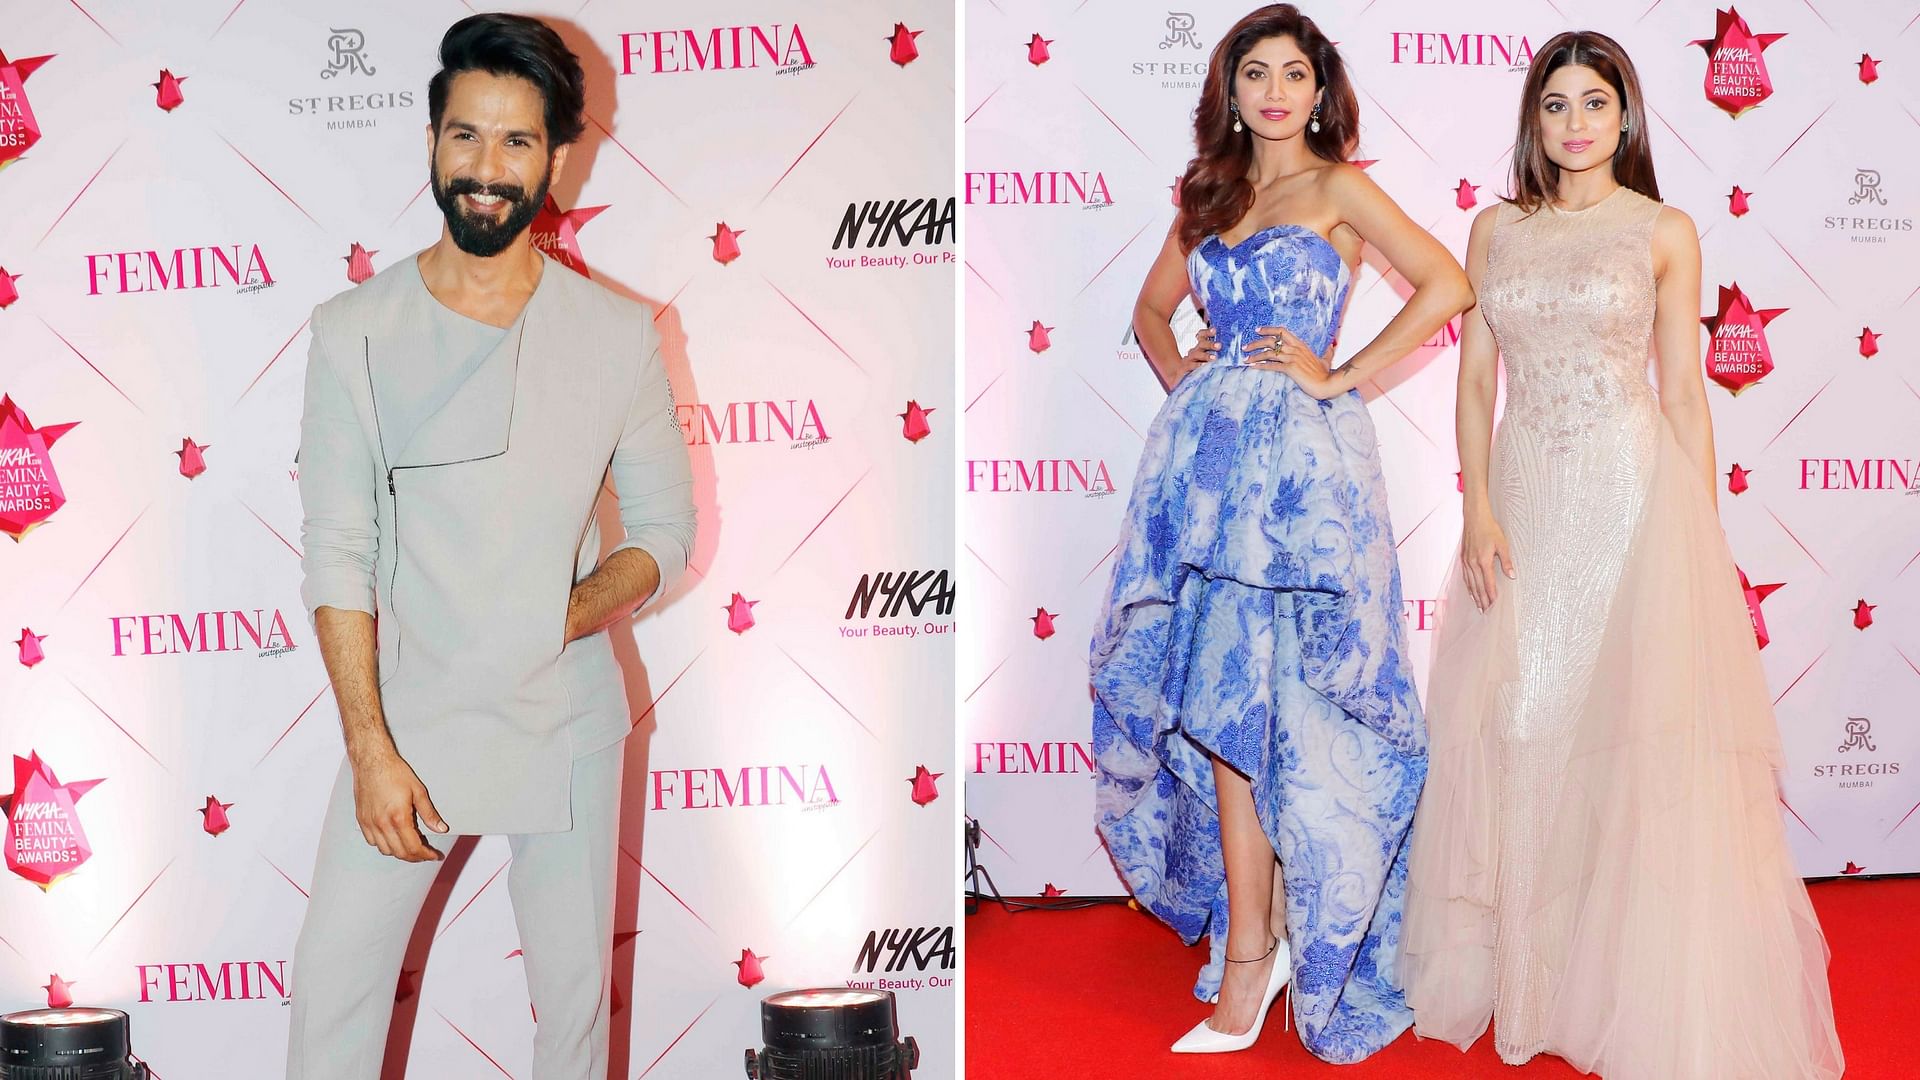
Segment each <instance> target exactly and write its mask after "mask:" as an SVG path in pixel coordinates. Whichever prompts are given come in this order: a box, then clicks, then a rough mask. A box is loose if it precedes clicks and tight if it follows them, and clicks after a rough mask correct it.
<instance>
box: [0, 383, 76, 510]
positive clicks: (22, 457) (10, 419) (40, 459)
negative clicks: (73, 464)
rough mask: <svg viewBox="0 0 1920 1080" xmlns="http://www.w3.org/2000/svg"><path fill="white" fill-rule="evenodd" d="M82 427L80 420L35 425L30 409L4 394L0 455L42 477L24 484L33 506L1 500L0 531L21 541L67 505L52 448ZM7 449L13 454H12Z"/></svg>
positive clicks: (0, 402) (1, 398)
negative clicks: (8, 505)
mask: <svg viewBox="0 0 1920 1080" xmlns="http://www.w3.org/2000/svg"><path fill="white" fill-rule="evenodd" d="M78 426H79V422H78V421H75V422H73V423H69V424H48V425H47V426H46V427H41V428H37V427H34V426H33V421H31V420H29V419H27V414H26V411H25V410H24V409H22V408H20V406H18V405H16V404H14V402H13V399H12V398H11V397H6V396H0V456H4V457H6V458H7V459H8V460H10V461H12V462H13V463H14V465H15V467H20V468H24V469H26V470H28V471H29V472H32V471H37V472H38V474H39V478H38V480H36V481H32V482H28V483H26V484H24V485H22V486H24V487H25V488H26V494H27V495H28V496H29V499H28V504H29V505H31V509H27V508H24V507H23V508H20V509H8V508H6V505H5V503H4V502H0V533H6V534H7V535H8V536H11V537H13V538H14V539H15V540H19V539H20V538H21V537H23V536H25V535H27V533H28V532H30V531H31V530H32V529H33V528H34V527H35V526H37V525H39V524H41V523H42V522H44V521H46V520H47V519H48V518H50V517H52V516H53V512H54V511H56V510H58V509H60V508H61V507H62V506H65V505H66V503H67V494H66V492H65V490H63V489H62V488H61V487H60V478H59V476H58V475H56V474H55V473H54V470H53V459H52V456H51V455H50V454H49V453H48V451H49V450H50V449H51V448H52V446H53V444H54V442H55V441H57V440H58V439H59V438H60V436H62V435H65V434H66V433H67V432H69V431H72V430H73V429H74V428H76V427H78ZM7 451H12V453H11V454H8V453H7Z"/></svg>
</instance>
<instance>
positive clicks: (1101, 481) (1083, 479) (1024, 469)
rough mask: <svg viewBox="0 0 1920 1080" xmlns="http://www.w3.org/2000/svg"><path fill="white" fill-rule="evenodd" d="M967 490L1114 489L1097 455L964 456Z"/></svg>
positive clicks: (1092, 492) (1095, 494) (1096, 493)
mask: <svg viewBox="0 0 1920 1080" xmlns="http://www.w3.org/2000/svg"><path fill="white" fill-rule="evenodd" d="M967 490H968V491H969V492H980V493H992V494H1013V493H1021V492H1049V493H1055V492H1058V493H1070V492H1076V491H1077V492H1082V493H1084V494H1085V495H1086V496H1087V497H1088V498H1100V497H1101V496H1105V495H1111V494H1113V492H1114V487H1113V476H1112V474H1111V473H1109V472H1108V471H1107V463H1106V462H1105V461H1102V460H1100V459H1097V458H1033V459H1030V460H1029V459H1025V458H968V459H967Z"/></svg>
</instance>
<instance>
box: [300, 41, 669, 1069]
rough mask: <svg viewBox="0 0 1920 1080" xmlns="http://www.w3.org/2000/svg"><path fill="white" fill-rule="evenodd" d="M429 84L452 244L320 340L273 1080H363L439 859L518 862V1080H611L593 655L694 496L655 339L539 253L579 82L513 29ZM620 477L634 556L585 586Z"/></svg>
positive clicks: (401, 268) (317, 331)
mask: <svg viewBox="0 0 1920 1080" xmlns="http://www.w3.org/2000/svg"><path fill="white" fill-rule="evenodd" d="M440 60H441V65H442V70H441V71H440V72H439V73H438V74H436V75H435V76H434V78H433V81H432V82H431V84H430V85H429V88H428V111H429V114H430V125H429V128H428V133H427V149H428V154H429V163H430V168H431V170H432V186H433V191H434V198H435V200H436V201H437V202H438V203H439V205H440V209H441V211H442V212H443V213H444V215H445V217H446V225H445V228H444V229H443V231H442V233H441V236H440V239H439V242H438V243H436V244H434V245H433V246H432V247H430V248H427V249H426V250H425V251H422V252H420V253H419V254H418V255H417V256H412V257H408V258H404V259H401V260H399V261H398V262H397V263H395V264H394V265H393V266H391V267H389V268H388V269H387V270H385V271H383V272H381V273H379V274H377V275H375V276H374V277H373V278H371V279H369V280H367V281H366V282H364V283H362V284H361V285H359V286H358V287H356V288H354V289H351V290H349V291H347V292H345V293H342V294H340V295H339V296H336V297H334V298H333V299H331V300H329V301H327V302H326V303H324V304H321V305H320V306H319V307H318V308H316V309H314V313H313V323H312V331H313V332H312V345H311V351H310V353H309V356H308V361H307V382H306V401H305V407H304V410H303V413H302V416H301V424H300V496H301V501H302V504H303V506H304V509H305V521H304V523H303V526H302V536H303V538H304V546H305V549H306V554H305V557H304V558H303V560H302V564H301V565H302V568H303V570H304V571H305V581H304V584H303V586H302V590H301V591H302V598H303V600H304V601H305V603H306V606H307V608H308V610H309V611H310V612H311V613H312V616H313V622H314V628H315V631H316V633H317V635H318V637H319V641H320V651H321V654H322V656H323V658H324V660H325V662H326V667H327V675H328V677H329V679H330V680H331V681H332V684H333V691H334V698H335V700H336V701H337V703H338V704H339V708H340V721H341V727H342V730H343V732H344V734H345V739H346V761H345V762H344V763H343V764H342V766H341V769H340V772H339V775H338V777H337V779H336V780H335V783H334V787H333V794H332V797H331V800H330V801H329V803H328V805H327V810H326V817H325V821H324V824H323V826H322V829H321V837H320V850H319V855H318V857H317V860H316V863H315V867H314V880H313V890H312V900H311V902H310V904H309V907H308V910H307V918H306V923H305V925H304V926H303V927H302V928H301V932H300V940H299V944H298V945H297V947H296V949H295V952H294V989H293V1008H292V1019H291V1032H290V1037H289V1042H288V1051H287V1062H288V1064H287V1076H288V1077H289V1080H361V1078H365V1080H376V1078H377V1077H378V1076H379V1074H380V1070H381V1064H382V1061H381V1058H382V1053H383V1049H384V1047H385V1044H386V1038H387V1028H388V1024H389V1021H390V1019H391V1014H392V1008H393V997H394V986H395V982H396V980H397V978H398V975H399V970H400V963H401V959H402V956H403V953H404V951H405V949H406V945H407V941H408V939H409V937H410V936H411V933H412V929H413V925H414V923H415V921H416V919H417V918H418V915H419V912H420V907H421V905H422V903H423V902H424V900H425V898H426V894H427V890H428V887H429V886H430V885H431V884H432V883H433V879H434V876H435V872H436V870H437V865H436V863H437V861H438V860H439V859H440V858H441V857H442V852H443V850H444V848H445V845H446V842H447V841H448V840H450V839H451V838H452V837H453V836H457V835H473V834H505V835H507V836H508V837H509V842H510V845H511V848H512V852H513V864H512V869H511V871H510V872H509V876H508V892H509V894H510V896H511V899H512V901H513V909H514V918H515V921H516V923H517V924H518V927H519V931H520V945H521V948H522V949H523V950H524V952H525V960H526V973H527V988H528V991H529V993H530V995H531V997H532V1002H533V1006H534V1009H535V1012H536V1014H537V1017H538V1024H537V1033H536V1035H535V1038H534V1057H533V1074H534V1077H535V1078H536V1080H587V1078H589V1077H592V1078H594V1080H604V1078H605V1077H606V1070H607V1041H608V1001H609V975H610V953H611V949H612V941H613V933H614V929H613V898H614V874H613V871H614V856H615V846H616V842H617V841H616V830H617V823H618V820H619V802H620V771H621V761H622V745H623V744H622V740H623V739H624V738H625V737H626V735H627V732H628V731H629V730H630V728H631V720H630V718H629V715H630V714H629V712H628V707H627V702H626V695H625V691H624V689H623V684H622V680H621V675H620V671H619V669H618V667H617V665H616V664H615V662H614V657H613V649H612V646H611V644H610V643H609V641H608V637H607V635H606V634H605V633H604V632H603V631H604V630H605V629H606V628H607V627H608V626H609V625H611V624H613V623H615V622H618V621H619V620H621V619H622V618H623V617H625V616H626V615H628V614H629V613H630V612H632V611H633V610H634V609H635V608H636V607H637V606H639V605H640V604H641V603H643V602H644V601H646V600H648V599H650V598H652V597H653V596H656V595H658V594H659V593H660V592H662V591H663V590H664V589H666V588H667V587H669V586H670V585H671V584H672V582H673V580H674V579H675V578H676V577H677V576H678V575H679V574H680V573H681V571H683V570H684V569H685V567H686V563H687V555H688V552H689V550H690V549H691V546H692V543H693V534H694V507H693V501H692V484H691V480H690V474H689V466H688V461H687V453H686V447H685V445H684V443H683V441H682V438H681V432H680V429H679V427H678V425H677V423H676V422H675V419H674V415H673V398H672V391H671V389H670V388H669V386H668V384H667V376H666V372H665V369H664V368H663V367H662V365H661V361H660V355H659V349H660V338H659V335H658V333H657V332H656V331H655V329H654V325H653V313H652V311H651V310H649V309H648V308H647V307H645V306H644V305H641V304H635V303H632V302H630V301H627V300H624V299H622V298H620V297H618V296H615V295H614V294H612V293H610V292H608V291H606V290H605V289H602V288H600V287H599V286H597V285H595V284H593V283H592V282H590V281H588V280H587V279H586V278H584V277H582V276H580V275H578V274H576V273H574V272H573V271H571V270H569V269H567V268H566V267H564V266H562V265H560V264H558V263H555V262H552V261H550V260H549V259H547V258H546V256H544V255H542V254H541V253H540V251H539V250H538V249H537V248H536V247H535V246H534V245H533V244H532V243H531V241H530V239H529V233H528V226H529V224H530V223H531V222H532V220H533V217H534V215H535V214H536V213H537V212H538V211H539V208H540V206H541V204H542V202H543V201H544V200H545V198H546V193H547V188H548V185H549V184H550V183H551V182H552V181H553V180H554V179H555V178H556V177H557V176H558V175H559V174H560V172H561V170H562V168H563V167H564V166H565V164H566V159H567V148H568V144H570V143H572V142H573V141H574V140H575V139H576V138H577V137H578V136H579V134H580V132H581V129H582V126H583V125H582V120H581V110H582V86H583V82H584V79H583V76H582V73H581V70H580V65H579V62H578V60H577V59H576V58H575V57H574V55H573V54H572V53H571V52H569V51H568V50H567V48H566V46H565V45H564V44H563V43H562V42H561V40H560V38H559V37H558V35H556V34H555V33H554V32H553V31H552V30H551V29H550V28H548V27H547V26H545V25H544V24H542V23H540V22H538V21H536V20H533V19H528V18H524V17H520V16H511V15H477V16H473V17H471V18H468V19H464V20H462V21H461V22H459V23H456V24H455V25H454V26H453V27H452V28H451V29H450V30H448V31H447V34H446V37H445V38H444V39H443V40H442V42H441V46H440ZM609 471H610V472H611V474H612V478H613V482H614V486H615V488H616V490H617V493H618V496H619V506H620V520H621V523H622V525H623V526H624V527H625V532H626V539H625V542H624V543H622V544H620V545H619V547H618V548H616V549H615V550H614V551H613V552H612V553H611V554H610V555H609V556H608V557H607V558H606V559H605V560H602V561H599V562H598V565H596V555H597V553H598V550H599V544H598V536H597V532H596V530H595V529H594V528H593V520H594V519H593V507H594V503H595V501H596V499H597V497H598V495H599V493H600V490H601V485H602V483H603V481H604V479H605V477H606V476H607V475H608V473H609ZM423 829H424V830H425V831H423ZM430 834H431V835H430Z"/></svg>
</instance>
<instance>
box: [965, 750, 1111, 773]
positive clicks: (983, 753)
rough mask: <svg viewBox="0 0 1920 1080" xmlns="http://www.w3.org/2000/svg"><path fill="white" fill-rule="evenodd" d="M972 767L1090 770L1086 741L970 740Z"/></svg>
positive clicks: (985, 769) (980, 770)
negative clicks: (972, 741)
mask: <svg viewBox="0 0 1920 1080" xmlns="http://www.w3.org/2000/svg"><path fill="white" fill-rule="evenodd" d="M973 771H974V772H977V773H1003V774H1004V773H1067V774H1078V773H1083V772H1087V773H1090V772H1092V771H1093V744H1092V743H1090V742H1043V743H1030V742H977V743H974V744H973Z"/></svg>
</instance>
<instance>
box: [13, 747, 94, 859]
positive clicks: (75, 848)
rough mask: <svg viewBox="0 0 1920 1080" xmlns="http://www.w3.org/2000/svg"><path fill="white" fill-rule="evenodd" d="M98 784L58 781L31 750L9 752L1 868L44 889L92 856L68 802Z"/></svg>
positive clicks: (87, 781)
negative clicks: (8, 790) (10, 775)
mask: <svg viewBox="0 0 1920 1080" xmlns="http://www.w3.org/2000/svg"><path fill="white" fill-rule="evenodd" d="M99 784H100V781H99V780H76V781H74V782H72V783H67V784H63V783H61V782H60V778H59V777H57V776H55V775H54V774H53V769H52V768H50V767H49V766H48V765H47V763H46V762H44V761H42V760H40V755H39V754H38V753H37V752H29V753H28V755H27V756H26V757H20V756H18V755H15V756H14V759H13V793H12V794H10V795H0V813H5V814H6V816H7V831H6V835H5V839H4V843H5V844H6V862H7V869H8V870H11V871H13V872H14V873H16V874H18V875H20V876H21V877H23V878H26V879H27V880H28V881H31V882H33V883H34V884H35V885H38V886H40V888H41V889H42V890H46V889H51V888H53V886H54V885H55V884H57V883H58V882H59V881H60V879H62V878H64V877H66V876H67V875H68V874H71V873H73V872H74V871H75V870H78V869H80V865H81V864H82V863H84V862H86V861H87V860H88V859H90V858H92V857H93V846H92V845H91V844H89V843H88V842H87V831H86V830H85V829H83V828H81V826H80V815H79V813H78V812H77V811H76V810H75V809H74V804H75V803H77V802H79V801H80V797H81V796H82V795H85V794H86V793H87V792H89V791H92V790H93V789H94V788H95V787H97V786H99Z"/></svg>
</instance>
